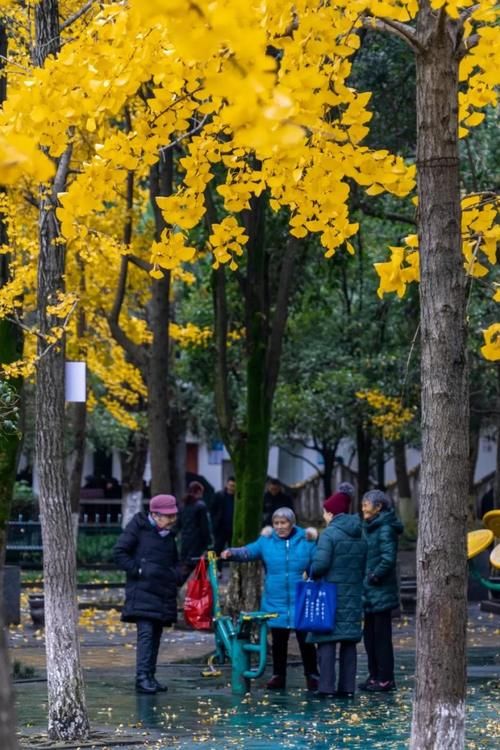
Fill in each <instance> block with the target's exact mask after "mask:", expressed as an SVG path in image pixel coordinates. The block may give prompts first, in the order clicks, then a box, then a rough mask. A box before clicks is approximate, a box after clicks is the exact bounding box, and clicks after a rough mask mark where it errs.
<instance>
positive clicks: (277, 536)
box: [222, 508, 318, 690]
mask: <svg viewBox="0 0 500 750" xmlns="http://www.w3.org/2000/svg"><path fill="white" fill-rule="evenodd" d="M316 537H317V532H316V529H308V530H307V531H304V529H301V528H299V527H298V526H296V525H295V513H294V512H293V511H292V510H290V508H277V509H276V510H275V511H274V514H273V517H272V527H266V528H264V529H263V530H262V533H261V536H260V537H259V538H258V539H257V541H255V542H252V543H251V544H247V545H246V546H245V547H230V548H229V549H227V550H225V551H224V552H223V553H222V557H223V559H225V560H236V561H240V562H247V561H249V560H262V562H263V563H264V568H265V582H264V593H263V595H262V603H261V607H262V610H263V612H269V613H276V614H277V615H278V616H277V617H276V618H274V619H271V620H269V629H270V631H271V638H272V644H273V675H272V677H271V679H270V680H269V682H268V683H267V685H266V687H267V688H268V690H279V689H283V688H285V687H286V672H287V658H288V640H289V638H290V633H291V632H292V630H294V616H295V589H296V585H297V582H298V581H300V580H302V576H303V574H304V573H305V572H307V571H308V570H309V567H310V565H311V560H312V556H313V552H314V549H315V546H316V542H315V538H316ZM295 635H296V638H297V642H298V644H299V649H300V654H301V656H302V664H303V666H304V674H305V678H306V686H307V688H308V689H310V690H315V689H316V688H317V685H318V668H317V664H316V649H315V647H314V646H313V645H312V644H310V643H307V641H306V635H307V634H306V633H305V632H303V631H300V630H296V631H295Z"/></svg>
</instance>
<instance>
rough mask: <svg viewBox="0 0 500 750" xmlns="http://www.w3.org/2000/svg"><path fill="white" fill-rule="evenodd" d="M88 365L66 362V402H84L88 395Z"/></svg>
mask: <svg viewBox="0 0 500 750" xmlns="http://www.w3.org/2000/svg"><path fill="white" fill-rule="evenodd" d="M86 390H87V389H86V365H85V362H66V369H65V399H66V401H76V402H83V401H86V400H87V394H86Z"/></svg>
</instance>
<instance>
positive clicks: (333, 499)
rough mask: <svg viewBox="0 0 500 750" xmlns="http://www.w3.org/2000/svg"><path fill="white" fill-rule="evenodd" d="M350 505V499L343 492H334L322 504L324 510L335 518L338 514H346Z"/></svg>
mask: <svg viewBox="0 0 500 750" xmlns="http://www.w3.org/2000/svg"><path fill="white" fill-rule="evenodd" d="M350 504H351V498H350V497H349V495H347V494H346V493H345V492H336V493H335V494H334V495H330V497H327V499H326V500H325V502H324V503H323V508H324V510H326V511H328V513H333V515H334V516H337V515H338V514H339V513H347V512H348V510H349V506H350Z"/></svg>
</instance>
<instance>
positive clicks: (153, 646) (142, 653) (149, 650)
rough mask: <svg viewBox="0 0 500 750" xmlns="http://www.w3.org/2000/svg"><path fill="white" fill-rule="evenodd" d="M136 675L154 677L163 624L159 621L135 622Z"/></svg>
mask: <svg viewBox="0 0 500 750" xmlns="http://www.w3.org/2000/svg"><path fill="white" fill-rule="evenodd" d="M136 625H137V654H136V675H137V677H145V676H146V675H149V676H150V677H154V674H155V672H156V662H157V659H158V651H159V649H160V642H161V634H162V632H163V623H162V622H160V621H159V620H137V622H136Z"/></svg>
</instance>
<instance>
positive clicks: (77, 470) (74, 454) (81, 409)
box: [68, 402, 87, 543]
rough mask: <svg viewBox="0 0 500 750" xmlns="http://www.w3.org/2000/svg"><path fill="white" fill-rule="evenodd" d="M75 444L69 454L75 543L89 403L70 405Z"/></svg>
mask: <svg viewBox="0 0 500 750" xmlns="http://www.w3.org/2000/svg"><path fill="white" fill-rule="evenodd" d="M68 412H69V421H70V425H71V434H72V440H73V444H72V447H71V453H70V456H69V461H70V468H69V498H70V505H71V514H72V518H73V531H74V535H75V543H76V540H77V539H78V521H79V518H80V488H81V486H82V473H83V462H84V460H85V436H86V427H87V405H86V404H85V402H82V403H73V404H71V405H70V406H69V407H68Z"/></svg>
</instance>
